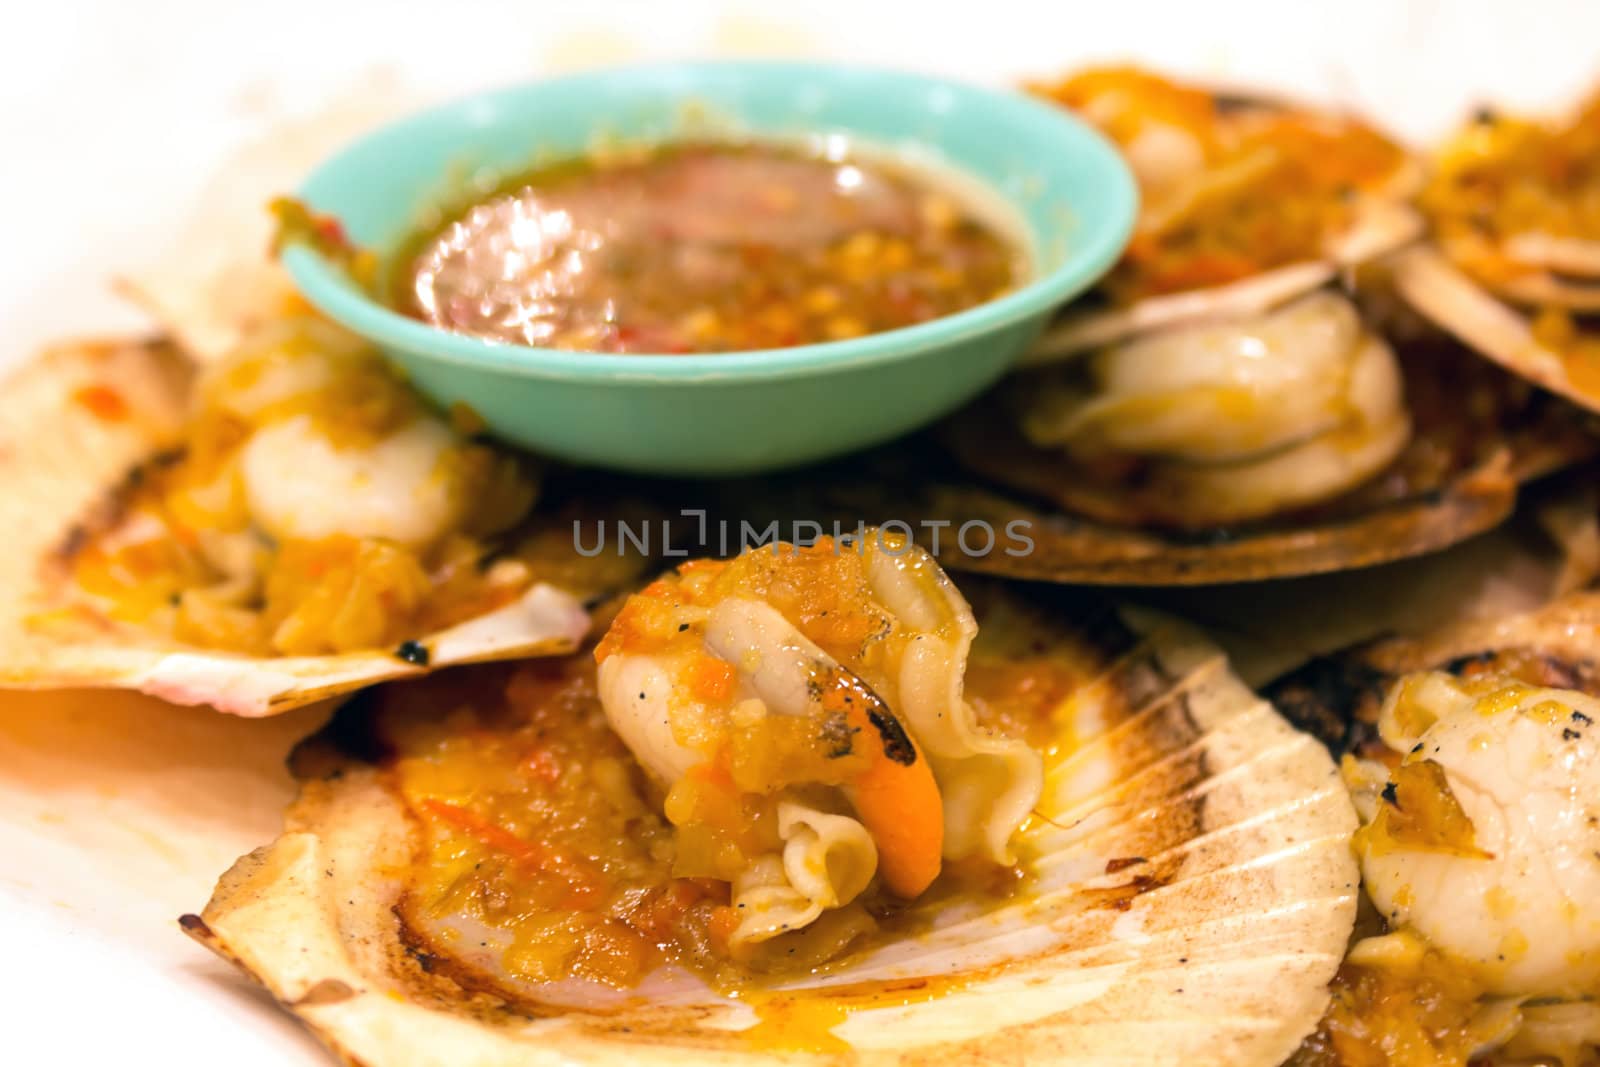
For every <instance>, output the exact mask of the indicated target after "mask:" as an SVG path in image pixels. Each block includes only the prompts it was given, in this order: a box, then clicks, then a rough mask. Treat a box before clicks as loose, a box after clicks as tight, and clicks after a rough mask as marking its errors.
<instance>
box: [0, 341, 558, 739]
mask: <svg viewBox="0 0 1600 1067" xmlns="http://www.w3.org/2000/svg"><path fill="white" fill-rule="evenodd" d="M193 376H194V368H193V366H192V365H191V364H190V362H189V361H188V359H187V358H186V357H184V356H183V355H181V354H180V353H178V352H177V350H176V349H174V348H173V347H172V346H171V345H169V344H166V343H164V342H132V341H107V342H103V343H95V344H77V345H67V346H63V347H60V348H56V349H53V350H50V351H48V352H46V353H45V354H44V355H43V356H42V357H40V358H39V359H38V360H36V361H34V362H33V363H31V364H29V365H27V366H25V367H23V368H22V370H20V371H19V372H18V373H16V374H14V375H13V376H12V377H10V378H9V379H8V380H7V381H6V383H5V393H4V399H3V401H0V482H3V483H4V484H5V486H6V492H5V494H4V496H3V498H0V528H4V529H5V531H6V536H7V541H8V543H7V548H8V551H7V552H6V553H5V555H4V562H0V589H3V590H5V593H4V597H3V600H0V687H6V688H18V689H49V688H63V687H69V686H85V687H112V688H119V689H137V690H140V691H142V692H145V693H150V694H152V695H155V696H159V697H161V698H163V699H165V700H169V701H172V702H173V703H178V704H210V705H212V706H214V707H216V708H218V709H220V710H223V711H227V712H231V713H233V714H237V715H248V716H257V715H271V714H276V713H278V712H282V711H287V710H288V709H290V708H294V707H298V706H300V705H303V704H309V703H311V702H313V701H317V700H321V699H324V698H326V697H331V696H337V695H338V694H341V693H348V692H351V691H353V690H355V689H359V688H361V687H362V686H366V685H371V684H373V683H375V682H379V681H383V680H384V679H387V678H400V677H407V676H412V675H417V674H421V673H424V668H423V667H421V666H415V665H413V664H412V663H410V662H407V661H406V660H402V659H400V658H398V657H397V656H395V655H391V654H389V653H388V652H385V651H378V650H374V651H371V652H352V653H346V654H342V655H332V656H295V657H276V658H267V657H253V656H242V655H233V654H228V653H221V652H213V651H207V650H199V649H193V648H190V647H188V646H184V645H181V644H178V643H175V642H172V641H169V640H166V639H163V638H158V637H154V636H152V635H150V634H148V633H145V632H142V631H139V630H137V629H134V628H131V627H128V626H124V625H121V624H118V623H116V622H114V621H112V620H110V619H107V618H105V617H103V616H101V615H99V614H98V613H94V612H91V611H90V610H89V609H87V608H85V607H82V606H81V605H76V604H72V603H70V602H69V600H68V598H67V597H66V595H65V594H66V592H67V589H66V579H67V575H66V568H65V566H64V557H65V556H67V555H70V554H71V552H72V550H73V547H74V545H75V544H76V543H77V542H78V541H79V540H80V539H81V538H82V536H83V535H84V532H85V531H86V530H87V529H89V528H90V527H92V526H93V525H94V523H95V522H96V521H97V518H98V517H99V516H102V515H104V514H105V513H106V512H108V511H109V510H111V509H114V508H115V506H116V503H117V501H118V499H119V498H120V496H121V492H122V491H123V489H124V488H125V487H126V485H127V484H128V482H129V479H130V477H136V476H137V473H136V472H138V471H139V470H140V469H141V467H142V466H143V465H144V464H145V463H147V462H149V461H150V460H152V459H153V458H154V457H158V456H160V455H161V454H162V453H163V452H165V451H167V450H170V449H171V448H173V447H175V446H176V445H177V444H178V442H179V441H180V434H181V430H182V427H183V423H184V418H185V412H186V406H187V397H188V393H189V387H190V383H191V382H192V379H193ZM587 630H588V616H587V615H586V613H585V612H584V610H583V608H582V606H581V605H580V604H579V602H578V601H577V600H576V599H575V598H574V597H572V596H571V595H569V594H567V593H565V592H562V591H560V590H558V589H555V588H553V587H551V586H548V585H536V586H534V587H533V588H532V589H531V590H530V591H529V592H528V593H527V594H526V595H525V596H524V597H523V598H522V599H520V600H519V601H517V602H515V603H512V604H510V605H507V606H505V607H503V608H499V609H497V610H495V611H493V612H490V613H488V614H485V615H483V616H480V617H478V618H476V619H470V620H468V621H466V622H464V623H461V624H459V625H457V626H454V627H451V628H450V629H448V630H444V631H441V632H438V633H434V634H430V635H425V636H422V637H420V638H419V639H418V644H420V645H421V646H422V647H423V648H425V649H426V650H427V652H428V656H427V662H428V663H429V664H430V665H431V666H432V667H441V666H446V665H448V664H453V663H470V662H474V661H477V660H485V659H504V658H511V657H520V656H530V655H550V654H559V653H563V652H569V651H571V650H572V649H573V648H575V647H576V645H577V643H578V641H580V640H581V639H582V637H583V635H584V634H585V633H586V632H587Z"/></svg>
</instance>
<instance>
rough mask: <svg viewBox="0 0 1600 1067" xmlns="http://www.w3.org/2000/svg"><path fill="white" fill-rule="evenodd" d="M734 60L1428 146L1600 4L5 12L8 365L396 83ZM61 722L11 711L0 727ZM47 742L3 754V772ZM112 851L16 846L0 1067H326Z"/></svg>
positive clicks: (1579, 72)
mask: <svg viewBox="0 0 1600 1067" xmlns="http://www.w3.org/2000/svg"><path fill="white" fill-rule="evenodd" d="M727 53H737V54H769V55H828V56H833V57H839V58H847V59H852V60H858V61H863V62H871V63H876V64H881V65H891V66H899V67H908V68H918V69H925V70H930V71H941V72H946V73H952V74H957V75H962V76H966V77H969V78H972V79H975V80H980V81H990V82H1002V81H1007V80H1015V79H1017V78H1019V77H1023V76H1029V75H1038V76H1048V75H1050V74H1052V73H1057V72H1060V71H1062V70H1064V69H1065V68H1067V67H1069V66H1072V65H1074V64H1077V63H1080V62H1083V61H1085V60H1091V59H1093V60H1114V59H1139V60H1142V61H1145V62H1148V63H1155V64H1159V65H1163V66H1166V67H1169V68H1172V69H1175V70H1180V71H1183V72H1186V73H1190V74H1194V75H1199V76H1206V77H1212V78H1218V79H1225V80H1228V81H1238V82H1244V83H1250V84H1260V85H1264V86H1268V87H1275V88H1279V89H1282V90H1289V91H1294V92H1298V93H1301V94H1306V95H1312V96H1321V97H1328V98H1334V99H1339V100H1343V101H1346V102H1348V103H1350V104H1352V105H1354V106H1357V107H1359V108H1362V109H1363V110H1365V111H1367V112H1369V113H1370V114H1372V115H1373V116H1374V117H1376V118H1377V119H1379V120H1380V121H1382V122H1383V123H1384V124H1385V125H1387V126H1389V127H1390V128H1391V129H1392V130H1394V131H1395V132H1397V133H1399V134H1401V135H1403V136H1405V137H1407V138H1410V139H1414V140H1426V139H1428V138H1431V137H1434V136H1436V135H1437V134H1438V133H1440V132H1441V131H1442V130H1444V129H1446V128H1448V127H1449V126H1450V125H1451V124H1452V123H1453V122H1454V121H1455V120H1456V119H1457V118H1459V117H1460V116H1461V115H1462V114H1463V113H1464V112H1465V111H1466V110H1467V109H1468V108H1469V107H1470V106H1471V105H1473V104H1474V103H1477V102H1479V101H1485V100H1492V101H1495V102H1498V103H1501V104H1506V105H1513V106H1516V105H1521V106H1539V105H1552V104H1559V103H1561V102H1564V101H1567V100H1570V99H1571V98H1572V96H1573V95H1574V94H1575V93H1577V92H1579V91H1581V90H1582V89H1585V88H1587V87H1588V86H1589V85H1590V84H1591V83H1592V82H1594V81H1595V80H1597V79H1600V3H1586V2H1583V0H1570V2H1566V0H1544V2H1534V0H1522V2H1518V3H1495V2H1484V3H1472V2H1454V3H1452V2H1448V0H1416V2H1412V3H1404V2H1378V0H1343V2H1337V3H1319V4H1311V3H1303V2H1291V0H1277V2H1263V3H1244V2H1226V0H1211V2H1201V0H1193V2H1172V3H1137V2H1129V0H1120V2H1119V0H1101V2H1083V0H1053V2H1041V3H1021V2H1015V0H963V2H960V3H935V2H932V0H920V2H913V3H887V2H882V3H873V2H868V0H850V2H836V0H813V2H811V3H805V4H800V3H793V2H785V3H781V4H778V3H773V4H754V3H744V4H734V3H723V4H716V3H683V2H677V3H674V2H669V0H654V2H652V0H637V2H633V3H623V2H610V3H607V2H599V0H591V2H589V3H584V4H556V3H547V2H539V0H522V2H518V3H487V2H466V0H454V2H451V0H433V2H430V3H418V2H414V0H388V2H386V3H385V2H378V0H370V2H369V0H362V2H337V0H320V2H305V0H258V2H254V3H249V4H238V5H233V4H228V3H223V2H220V0H213V2H209V3H208V2H204V0H143V2H137V0H123V2H116V0H107V2H90V0H8V2H7V3H5V4H4V5H3V6H0V105H3V107H0V328H3V332H0V367H3V366H4V365H6V364H8V363H11V362H14V361H16V360H19V359H21V358H24V357H25V356H26V355H27V354H28V353H29V352H31V351H33V350H34V349H35V348H37V347H38V346H39V345H40V344H41V343H43V342H45V341H46V340H48V339H50V338H52V337H58V336H62V335H70V334H84V333H100V332H105V331H107V330H116V329H129V328H143V326H144V325H145V324H144V323H143V320H142V319H141V318H140V317H139V316H138V315H137V314H135V313H133V312H132V311H130V310H129V309H127V308H125V307H123V306H122V305H121V304H120V303H119V302H118V301H117V300H116V299H115V298H114V297H113V296H112V295H111V294H110V292H109V290H108V288H107V286H106V284H105V283H106V281H107V279H108V278H109V277H110V276H112V275H113V274H115V273H117V272H119V271H124V270H128V269H131V268H134V267H136V266H137V265H138V264H139V263H141V262H142V261H145V260H147V259H149V258H151V257H152V253H153V252H154V251H156V250H159V249H160V248H162V247H163V246H164V244H165V243H166V242H167V240H168V235H170V234H171V233H173V232H174V230H175V229H176V228H177V227H178V226H179V225H180V224H181V223H182V221H183V219H184V208H185V205H186V203H188V202H190V201H191V200H192V199H193V198H194V197H195V196H196V194H197V192H198V190H199V189H200V188H201V187H202V186H203V185H204V184H205V183H206V182H207V181H209V180H210V179H211V178H212V177H213V176H214V174H215V172H216V171H217V169H218V168H219V166H221V164H222V163H223V161H224V160H225V159H226V158H227V157H228V155H229V153H230V152H231V151H233V150H235V149H236V148H237V147H238V146H240V145H241V144H243V143H246V142H248V141H250V140H252V139H253V138H255V137H258V136H260V135H261V134H262V133H264V132H266V131H268V130H270V129H271V128H272V127H273V126H274V124H275V123H278V122H281V121H283V120H284V119H285V118H289V117H293V116H296V115H303V114H307V113H310V112H312V111H314V110H315V109H316V107H317V106H318V104H319V102H322V101H326V100H329V99H332V98H334V97H335V96H338V95H340V94H341V93H343V92H346V91H348V90H350V89H352V88H355V87H361V86H368V87H370V86H373V85H375V84H389V85H395V84H401V85H404V86H405V87H406V89H407V92H415V93H417V94H420V95H421V96H423V97H437V96H444V95H450V94H455V93H462V92H469V91H472V90H474V89H478V88H483V87H487V86H492V85H496V84H502V83H506V82H511V81H516V80H519V79H525V78H528V77H532V76H535V75H537V74H540V73H548V72H552V71H556V70H564V69H571V68H573V67H579V66H591V65H596V64H600V63H608V62H625V61H629V60H638V59H648V58H662V57H668V56H680V55H707V54H727ZM384 79H388V81H387V82H385V81H384ZM4 491H5V487H4V486H0V492H4ZM50 711H51V709H50V706H49V705H48V703H42V702H40V701H37V700H30V701H27V702H25V703H19V702H17V701H15V700H10V699H8V698H5V697H0V715H4V714H6V713H8V712H14V713H16V714H27V715H38V714H50ZM280 734H281V731H280ZM280 734H274V735H272V738H271V744H273V745H280V744H281V743H282V742H283V737H282V736H280ZM263 743H265V742H263ZM38 751H39V750H38V749H37V748H29V747H28V746H10V747H6V746H0V757H4V758H10V759H15V760H32V759H37V758H38V755H37V753H38ZM274 758H276V757H274ZM154 763H155V764H157V765H158V764H159V760H155V761H154ZM10 769H11V770H16V769H17V768H10ZM158 777H159V776H157V784H159V781H158ZM215 788H216V789H217V790H219V791H222V790H226V789H228V788H231V784H230V783H227V782H220V781H219V782H218V783H216V785H215ZM219 795H221V796H222V797H223V798H224V799H225V794H219ZM21 806H23V807H26V806H27V805H26V803H23V804H22V805H21ZM7 819H10V820H11V821H12V823H13V824H15V825H14V826H13V828H15V827H16V826H20V825H21V822H20V820H21V816H20V815H18V814H17V811H16V810H15V808H14V807H13V808H11V809H8V810H0V824H4V823H5V822H6V820H7ZM55 836H57V837H59V836H60V835H55ZM84 840H89V841H92V840H93V836H92V835H90V836H89V837H88V838H86V839H84ZM17 842H31V843H28V844H25V845H24V844H18V843H17ZM30 849H32V850H35V851H29V850H30ZM99 855H101V853H97V852H96V851H95V849H94V848H93V847H92V845H81V846H77V847H73V846H68V845H61V844H59V842H58V841H54V839H53V836H52V833H51V832H50V831H49V830H48V829H44V830H41V829H40V827H38V826H33V827H32V829H31V830H27V831H26V832H23V831H21V830H19V831H18V833H17V834H15V835H12V836H11V837H6V836H4V835H0V945H3V946H4V948H5V953H6V959H5V961H4V963H3V964H0V1038H3V1040H4V1045H3V1046H0V1047H3V1048H4V1052H0V1063H15V1064H28V1063H47V1062H48V1063H80V1062H81V1063H87V1062H106V1063H144V1062H167V1063H176V1064H184V1063H196V1064H199V1063H206V1064H213V1063H216V1062H218V1061H219V1060H221V1061H223V1062H227V1063H229V1064H230V1065H240V1067H242V1065H245V1064H278V1063H285V1062H300V1061H302V1060H304V1061H306V1062H312V1063H315V1062H319V1060H318V1058H317V1054H316V1051H315V1049H314V1046H312V1045H311V1043H310V1042H309V1041H307V1040H305V1039H304V1038H303V1037H302V1036H301V1035H300V1034H299V1033H298V1032H297V1031H296V1030H295V1029H294V1028H293V1027H292V1026H290V1025H286V1024H284V1023H282V1022H281V1021H280V1020H279V1019H277V1018H276V1017H275V1015H274V1014H273V1013H272V1012H271V1011H270V1008H269V1007H268V1005H267V1004H266V1003H265V1002H264V999H263V998H261V997H259V996H253V995H251V994H250V993H248V992H246V991H243V990H242V989H241V988H240V987H238V986H235V985H229V984H228V983H227V982H226V981H225V980H224V979H222V978H220V977H219V975H221V973H222V972H220V971H219V970H218V969H217V968H216V967H215V966H213V965H212V964H211V963H210V962H209V961H208V959H207V958H206V957H205V956H204V954H203V953H202V952H201V950H199V949H198V948H190V947H189V946H188V945H186V944H185V943H184V942H183V941H182V940H181V938H180V936H179V935H178V934H177V933H176V930H175V928H173V927H172V926H171V925H170V924H168V923H167V922H166V921H165V919H164V918H159V917H158V916H166V915H167V914H168V912H165V911H162V910H161V909H162V908H163V907H165V905H164V904H162V905H161V906H160V907H157V906H154V905H149V904H148V902H146V903H144V904H141V905H140V906H138V907H134V906H126V907H124V906H122V905H121V904H120V903H119V902H118V894H119V892H121V887H120V886H119V873H120V872H119V871H118V870H117V869H116V868H114V867H108V866H107V865H106V864H105V863H104V862H103V861H102V860H100V859H98V858H97V857H98V856H99ZM219 869H220V868H219ZM141 899H142V898H141ZM151 899H153V900H158V901H159V900H162V899H163V898H161V897H160V895H159V894H157V895H155V896H154V897H152V898H151ZM202 899H203V894H202ZM201 902H202V900H201V899H193V900H191V902H190V904H189V906H191V907H197V906H198V905H199V904H200V903H201ZM224 1058H225V1059H224Z"/></svg>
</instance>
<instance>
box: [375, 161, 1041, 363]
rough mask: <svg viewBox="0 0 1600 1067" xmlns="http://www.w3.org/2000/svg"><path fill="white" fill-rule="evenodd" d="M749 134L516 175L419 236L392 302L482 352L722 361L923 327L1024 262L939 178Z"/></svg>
mask: <svg viewBox="0 0 1600 1067" xmlns="http://www.w3.org/2000/svg"><path fill="white" fill-rule="evenodd" d="M839 156H840V154H839V153H835V152H829V153H826V154H810V153H807V152H806V151H804V150H802V149H800V148H797V147H787V146H781V145H775V144H762V143H713V142H705V143H694V142H691V143H680V144H673V145H667V146H657V147H653V148H641V149H631V150H623V151H613V152H608V153H607V154H605V155H603V156H602V155H595V156H591V157H586V158H582V159H577V160H571V161H568V162H564V163H560V164H557V165H554V166H551V167H548V168H544V169H541V170H537V171H533V172H530V173H526V174H522V175H518V176H515V177H514V178H512V179H511V180H508V181H506V182H503V183H501V184H500V186H499V187H498V188H497V189H496V190H495V191H494V192H492V193H491V194H490V195H488V196H487V197H486V198H484V199H483V200H481V201H479V202H478V203H476V204H474V205H473V206H471V207H469V208H467V209H466V210H464V211H461V212H459V213H457V214H454V215H453V216H451V217H449V218H448V220H447V221H446V222H445V224H444V225H442V226H440V227H436V228H432V229H430V230H428V231H425V232H424V233H422V234H421V235H419V237H418V238H417V239H416V240H415V241H413V242H412V243H411V244H410V245H408V246H407V254H406V255H404V256H402V257H401V260H400V262H401V263H403V264H406V265H405V266H403V267H402V268H401V269H400V270H397V271H396V272H395V276H394V300H393V302H394V303H395V304H396V306H397V307H399V308H400V309H401V310H402V311H405V312H406V313H408V314H411V315H413V316H415V317H416V318H419V319H422V320H423V321H424V322H428V323H431V324H432V325H435V326H438V327H441V328H443V329H447V330H451V331H454V332H457V333H465V334H471V335H473V336H476V337H481V338H484V339H487V340H491V341H500V342H505V343H511V344H524V345H533V346H537V347H541V348H561V349H569V350H575V351H585V352H643V353H685V352H730V351H740V350H749V349H764V348H784V347H788V346H791V345H801V344H810V343H814V342H819V341H837V340H843V339H845V338H850V337H860V336H862V335H864V334H870V333H878V332H881V331H884V330H892V329H896V328H898V327H902V326H910V325H913V324H915V323H919V322H926V321H928V320H930V319H935V318H939V317H941V316H944V315H949V314H953V313H955V312H957V311H962V310H964V309H966V308H970V307H973V306H974V305H977V304H981V303H983V302H985V301H988V300H991V299H993V298H995V297H996V296H999V295H1001V294H1002V293H1005V292H1007V291H1008V290H1010V289H1012V288H1013V287H1014V286H1016V285H1017V284H1018V283H1019V282H1021V281H1023V280H1024V278H1025V276H1026V273H1027V258H1026V256H1025V255H1024V253H1023V251H1022V249H1021V248H1020V247H1019V245H1018V244H1017V243H1016V242H1015V241H1013V240H1011V239H1010V238H1009V237H1008V236H1006V235H1003V233H1002V228H1001V227H1000V226H999V225H996V224H995V223H994V222H993V221H992V220H989V219H985V218H982V217H980V213H979V211H978V210H977V209H976V207H975V206H974V205H972V204H970V203H965V202H963V200H962V199H961V198H959V197H957V196H956V195H954V194H953V193H952V192H950V191H948V190H947V189H944V188H940V187H939V185H938V183H937V180H936V179H933V178H924V177H922V176H919V175H916V174H914V173H911V172H909V171H906V170H904V169H902V168H899V167H897V166H894V165H892V164H889V163H885V162H880V161H872V162H867V161H863V160H860V159H855V158H836V157H839Z"/></svg>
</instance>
